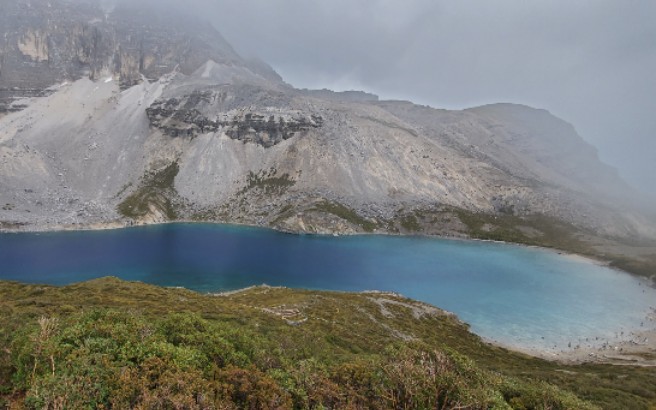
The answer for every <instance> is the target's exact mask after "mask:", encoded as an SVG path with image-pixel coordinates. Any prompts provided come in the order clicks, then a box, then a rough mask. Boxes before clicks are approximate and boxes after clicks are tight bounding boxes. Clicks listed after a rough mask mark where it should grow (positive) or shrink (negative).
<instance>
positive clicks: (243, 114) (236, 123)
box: [146, 90, 323, 147]
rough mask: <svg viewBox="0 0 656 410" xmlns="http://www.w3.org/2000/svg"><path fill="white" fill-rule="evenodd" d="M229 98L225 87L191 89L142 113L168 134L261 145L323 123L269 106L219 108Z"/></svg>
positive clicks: (299, 112)
mask: <svg viewBox="0 0 656 410" xmlns="http://www.w3.org/2000/svg"><path fill="white" fill-rule="evenodd" d="M231 98H233V96H231V94H230V92H229V91H228V90H221V91H216V92H213V91H201V90H195V91H193V92H192V93H191V94H188V95H183V96H181V97H177V98H176V97H172V98H166V99H158V100H156V101H155V102H154V103H153V104H151V105H150V106H149V107H148V108H146V114H147V115H148V119H149V121H150V125H151V126H153V127H155V128H158V129H160V130H161V131H162V132H163V133H164V134H166V135H169V136H172V137H180V136H187V137H195V136H197V135H198V134H204V133H215V132H222V133H224V134H225V135H227V136H228V137H230V138H232V139H234V140H239V141H243V142H253V143H256V144H260V145H262V146H264V147H271V146H273V145H275V144H278V143H280V142H281V141H284V140H287V139H289V138H291V137H293V136H294V135H297V134H299V133H304V132H307V131H309V130H310V129H311V128H319V127H321V125H322V123H323V119H322V118H321V116H319V115H315V114H304V113H303V112H302V111H299V110H290V109H284V108H276V107H270V106H269V107H261V108H254V107H253V106H252V105H251V106H249V107H248V108H246V107H241V108H233V109H230V110H228V111H222V108H224V107H225V106H227V105H228V104H227V100H228V99H231Z"/></svg>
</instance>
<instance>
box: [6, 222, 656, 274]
mask: <svg viewBox="0 0 656 410" xmlns="http://www.w3.org/2000/svg"><path fill="white" fill-rule="evenodd" d="M172 224H210V225H224V226H240V227H248V228H257V229H265V230H271V231H275V232H280V233H284V234H289V235H316V236H325V237H330V236H335V237H339V236H370V235H379V236H393V237H397V236H398V237H419V238H434V239H444V240H451V241H472V242H483V243H499V244H505V245H513V246H519V247H524V248H532V249H542V250H545V251H550V252H555V253H557V254H559V255H562V256H564V257H569V258H575V259H577V260H579V261H585V262H587V263H593V264H595V265H597V266H604V267H608V268H610V269H613V270H616V271H618V272H622V273H626V274H629V275H631V276H635V277H638V278H643V279H644V277H641V276H639V275H636V274H634V273H631V272H629V271H625V270H622V269H619V268H617V267H614V266H612V265H611V262H610V261H607V260H603V259H601V258H598V257H594V256H591V255H584V254H580V253H576V252H572V251H566V250H561V249H557V248H550V247H547V246H539V245H529V244H525V243H521V242H507V241H499V240H493V239H480V238H473V237H470V236H467V235H438V234H420V233H417V234H403V233H392V232H345V233H333V234H329V233H314V232H305V231H293V230H288V229H279V228H277V227H274V226H262V225H253V224H248V223H240V222H216V221H196V220H185V219H181V220H175V221H161V222H145V223H143V222H140V223H131V222H129V221H126V222H119V221H115V222H107V223H89V224H67V225H65V224H56V225H52V226H50V225H48V226H44V225H42V224H41V225H29V226H28V225H20V227H18V228H13V229H7V228H2V227H1V226H0V234H3V233H8V234H14V233H55V232H71V231H106V230H114V229H127V228H139V227H146V226H158V225H172ZM652 286H654V287H656V283H652Z"/></svg>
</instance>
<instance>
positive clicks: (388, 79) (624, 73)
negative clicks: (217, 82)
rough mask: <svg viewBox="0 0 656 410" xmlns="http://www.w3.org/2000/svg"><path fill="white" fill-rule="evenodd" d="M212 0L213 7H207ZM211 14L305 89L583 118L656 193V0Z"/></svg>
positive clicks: (281, 7)
mask: <svg viewBox="0 0 656 410" xmlns="http://www.w3.org/2000/svg"><path fill="white" fill-rule="evenodd" d="M197 1H203V0H197ZM210 4H211V6H208V7H210V10H208V12H207V13H204V14H205V16H206V17H208V18H211V19H212V21H213V23H214V24H215V25H216V27H217V28H218V29H219V31H220V32H221V33H222V34H223V35H224V37H225V38H226V39H227V40H228V41H229V42H230V43H231V44H232V45H233V46H234V47H235V48H236V50H237V51H238V52H239V53H240V54H242V55H245V56H257V57H260V58H261V59H263V60H265V61H266V62H268V63H269V64H270V65H272V66H273V67H274V68H275V69H276V71H278V73H279V74H281V75H282V77H283V78H284V79H285V81H287V82H288V83H290V84H292V85H294V86H296V87H307V88H324V87H325V88H330V89H335V90H348V89H362V90H365V91H370V92H373V93H376V94H378V95H379V96H381V98H386V99H388V98H396V99H406V100H411V101H414V102H417V103H420V104H428V105H430V106H433V107H438V108H466V107H471V106H476V105H481V104H486V103H493V102H514V103H522V104H527V105H531V106H534V107H538V108H546V109H548V110H549V111H551V112H552V113H553V114H555V115H557V116H559V117H561V118H563V119H565V120H567V121H569V122H570V123H572V124H573V125H574V126H575V127H576V129H577V130H578V131H579V134H581V136H582V137H583V138H585V139H586V140H587V141H589V142H590V143H592V144H593V145H595V146H596V147H597V148H598V149H599V153H600V157H601V158H602V160H604V161H605V162H607V163H609V164H611V165H613V166H615V167H617V168H618V169H619V170H620V172H621V174H622V175H623V176H624V177H625V179H626V180H628V181H629V182H631V183H632V184H633V185H635V186H638V187H640V188H642V189H643V190H649V191H651V192H652V193H656V1H654V0H642V1H633V0H613V1H610V0H576V1H571V0H533V1H524V0H494V1H492V0H477V1H474V0H449V1H443V0H359V1H358V0H325V1H319V0H317V1H308V0H214V1H211V2H210Z"/></svg>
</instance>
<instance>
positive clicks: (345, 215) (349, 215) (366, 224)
mask: <svg viewBox="0 0 656 410" xmlns="http://www.w3.org/2000/svg"><path fill="white" fill-rule="evenodd" d="M314 209H316V210H318V211H322V212H326V213H329V214H332V215H335V216H337V217H339V218H342V219H343V220H345V221H347V222H349V223H351V224H353V225H357V226H359V227H361V228H362V229H363V230H364V231H365V232H373V231H374V229H376V228H377V227H378V225H377V224H376V223H375V222H372V221H370V220H368V219H365V218H363V217H361V216H360V215H358V213H357V212H355V211H354V210H352V209H350V208H347V207H345V206H344V205H342V204H340V203H337V202H328V201H324V202H321V203H319V204H317V205H315V207H314Z"/></svg>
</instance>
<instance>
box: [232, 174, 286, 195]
mask: <svg viewBox="0 0 656 410" xmlns="http://www.w3.org/2000/svg"><path fill="white" fill-rule="evenodd" d="M295 183H296V181H295V180H294V179H293V178H292V177H291V176H289V174H287V173H285V174H282V175H277V170H276V169H275V168H271V169H269V170H268V171H264V170H262V171H260V172H258V173H257V174H256V173H254V172H253V171H249V172H248V175H247V176H246V186H245V187H244V188H243V189H242V190H241V191H239V193H238V194H244V193H246V192H248V191H250V190H259V191H260V192H263V193H264V194H266V195H282V194H284V193H285V192H287V189H289V187H292V186H294V184H295Z"/></svg>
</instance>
